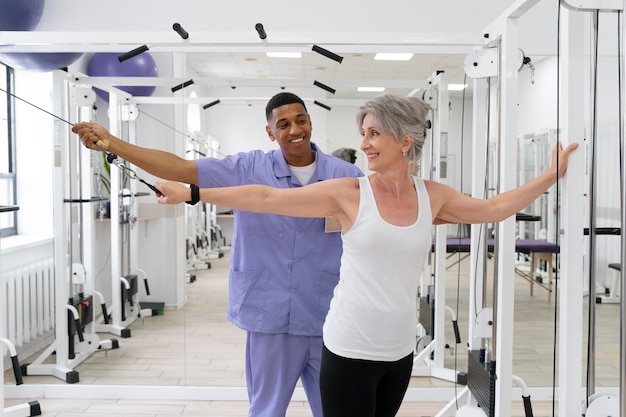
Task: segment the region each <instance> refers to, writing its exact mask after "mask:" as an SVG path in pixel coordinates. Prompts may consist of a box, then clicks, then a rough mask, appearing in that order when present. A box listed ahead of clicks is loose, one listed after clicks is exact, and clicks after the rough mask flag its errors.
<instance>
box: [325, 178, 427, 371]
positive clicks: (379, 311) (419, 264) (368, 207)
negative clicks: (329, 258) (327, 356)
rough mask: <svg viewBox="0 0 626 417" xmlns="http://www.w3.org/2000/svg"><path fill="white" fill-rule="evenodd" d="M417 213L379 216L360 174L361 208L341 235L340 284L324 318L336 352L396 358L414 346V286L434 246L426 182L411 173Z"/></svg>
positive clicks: (328, 342)
mask: <svg viewBox="0 0 626 417" xmlns="http://www.w3.org/2000/svg"><path fill="white" fill-rule="evenodd" d="M414 181H415V188H416V190H417V200H418V206H419V209H418V217H417V220H416V221H415V223H414V224H412V225H410V226H394V225H392V224H389V223H387V222H386V221H385V220H383V218H382V217H381V215H380V213H379V212H378V208H377V206H376V201H375V200H374V193H373V191H372V187H371V185H370V182H369V179H368V177H361V178H359V187H360V202H359V212H358V215H357V218H356V220H355V222H354V225H353V226H352V228H351V229H350V230H349V231H348V232H347V233H345V234H344V235H343V256H342V258H341V270H340V274H339V275H340V278H339V283H338V284H337V286H336V287H335V291H334V296H333V299H332V301H331V303H330V310H329V312H328V314H327V316H326V321H325V323H324V344H325V345H326V347H327V348H328V349H329V350H330V351H331V352H333V353H335V354H336V355H340V356H343V357H346V358H353V359H366V360H375V361H396V360H399V359H402V358H404V357H405V356H407V355H408V354H410V353H411V352H412V351H413V349H414V347H415V335H416V328H417V287H418V283H419V278H420V275H421V273H422V271H423V269H424V267H425V266H426V260H427V257H428V254H429V253H430V248H431V245H432V214H431V210H430V199H429V198H428V193H427V191H426V187H425V185H424V181H423V180H422V179H420V178H417V177H414Z"/></svg>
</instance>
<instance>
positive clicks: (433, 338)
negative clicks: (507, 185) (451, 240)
mask: <svg viewBox="0 0 626 417" xmlns="http://www.w3.org/2000/svg"><path fill="white" fill-rule="evenodd" d="M425 85H426V86H427V87H425V88H424V89H416V90H414V91H413V92H412V93H411V94H409V95H415V94H417V93H422V94H423V97H422V99H423V100H424V101H426V102H427V103H428V104H429V105H430V106H431V108H432V120H431V129H430V130H429V131H430V138H429V139H430V140H427V141H426V142H425V146H424V150H423V152H422V157H423V158H422V161H421V162H420V165H421V166H420V167H419V169H420V173H421V174H422V175H424V176H428V178H429V179H431V180H434V181H439V182H443V183H445V182H447V178H448V160H447V158H448V130H449V129H448V123H449V119H450V107H449V103H450V100H449V95H448V80H447V76H446V74H445V73H444V72H443V71H437V72H435V73H434V74H432V75H431V77H429V78H428V79H427V80H426V81H425ZM430 161H435V162H434V163H430ZM446 235H447V233H446V227H445V226H443V227H437V228H435V229H434V251H433V253H434V265H428V266H427V268H426V271H425V272H424V273H422V276H421V279H420V294H419V300H418V305H419V324H418V329H417V330H418V332H417V342H416V346H415V357H414V365H413V372H412V375H413V376H432V377H435V378H440V379H445V380H448V381H453V382H456V383H459V384H463V385H465V384H466V380H465V373H463V372H459V371H457V370H454V369H447V368H445V366H444V358H445V349H450V348H451V347H450V344H448V343H446V342H445V319H446V313H449V315H450V316H451V322H452V326H453V330H454V334H455V344H458V343H460V342H461V341H460V336H459V330H458V323H457V320H456V312H455V311H454V310H452V309H451V308H449V307H447V306H446V305H445V299H446V297H445V293H446Z"/></svg>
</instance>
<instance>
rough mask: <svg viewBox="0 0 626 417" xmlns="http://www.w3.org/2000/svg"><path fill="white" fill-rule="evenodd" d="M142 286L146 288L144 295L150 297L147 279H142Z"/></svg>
mask: <svg viewBox="0 0 626 417" xmlns="http://www.w3.org/2000/svg"><path fill="white" fill-rule="evenodd" d="M143 285H144V287H145V288H146V295H150V286H149V285H148V278H144V279H143Z"/></svg>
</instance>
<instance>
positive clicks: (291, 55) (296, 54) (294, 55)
mask: <svg viewBox="0 0 626 417" xmlns="http://www.w3.org/2000/svg"><path fill="white" fill-rule="evenodd" d="M265 54H266V55H267V56H268V57H269V58H302V52H266V53H265Z"/></svg>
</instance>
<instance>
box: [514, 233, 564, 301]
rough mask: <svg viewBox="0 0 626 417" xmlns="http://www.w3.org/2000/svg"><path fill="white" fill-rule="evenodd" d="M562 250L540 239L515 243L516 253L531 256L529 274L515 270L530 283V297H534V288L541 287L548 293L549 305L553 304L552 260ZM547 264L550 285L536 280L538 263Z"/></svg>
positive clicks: (522, 240) (554, 244)
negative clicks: (543, 262)
mask: <svg viewBox="0 0 626 417" xmlns="http://www.w3.org/2000/svg"><path fill="white" fill-rule="evenodd" d="M560 250H561V248H560V247H559V245H557V244H556V243H552V242H548V241H545V240H538V239H517V240H516V241H515V251H516V252H519V253H523V254H525V255H530V271H529V272H528V273H526V272H524V271H521V270H520V269H518V268H515V273H516V274H518V275H519V276H521V277H522V278H524V279H525V280H526V281H528V282H529V283H530V295H531V296H532V295H533V288H534V286H535V284H536V285H539V286H540V287H541V288H543V289H545V290H546V291H548V304H550V303H551V302H552V283H553V278H552V269H553V267H552V265H553V264H552V258H553V256H554V254H556V253H559V252H560ZM540 260H541V261H545V262H546V269H547V271H548V283H547V284H546V283H544V282H543V280H538V279H536V278H535V271H536V270H537V266H538V263H539V262H538V261H540Z"/></svg>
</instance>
